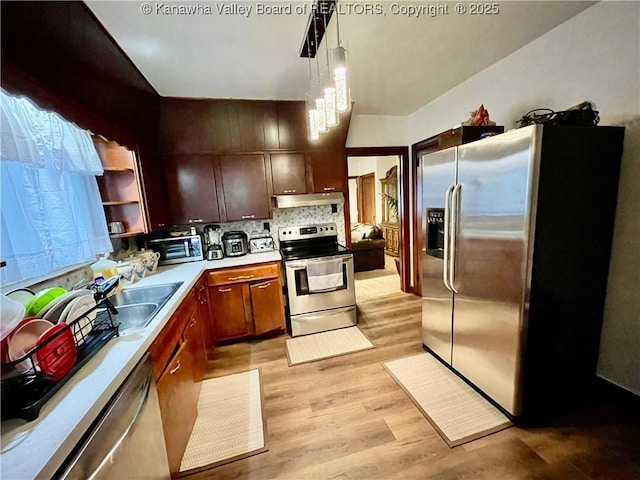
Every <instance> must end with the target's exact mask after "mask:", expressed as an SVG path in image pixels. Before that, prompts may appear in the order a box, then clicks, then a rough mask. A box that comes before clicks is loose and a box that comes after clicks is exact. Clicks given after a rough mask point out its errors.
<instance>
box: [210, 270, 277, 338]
mask: <svg viewBox="0 0 640 480" xmlns="http://www.w3.org/2000/svg"><path fill="white" fill-rule="evenodd" d="M207 277H208V285H209V301H210V311H211V319H210V321H211V322H212V324H213V325H214V331H215V336H216V340H231V339H235V338H242V337H247V336H250V335H263V334H265V333H268V332H272V331H276V330H284V328H285V317H284V300H283V296H282V279H281V273H280V264H279V263H278V262H274V263H267V264H262V265H256V266H255V267H251V266H245V267H238V268H225V269H221V270H216V271H212V272H209V273H208V274H207Z"/></svg>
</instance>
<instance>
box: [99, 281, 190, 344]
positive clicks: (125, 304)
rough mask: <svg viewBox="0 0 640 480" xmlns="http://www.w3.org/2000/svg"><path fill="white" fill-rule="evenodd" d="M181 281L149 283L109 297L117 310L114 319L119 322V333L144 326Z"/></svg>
mask: <svg viewBox="0 0 640 480" xmlns="http://www.w3.org/2000/svg"><path fill="white" fill-rule="evenodd" d="M181 285H182V282H176V283H166V284H162V285H150V286H148V287H137V288H129V289H126V290H123V291H122V292H120V293H117V294H115V295H112V296H111V297H109V300H111V303H112V304H113V305H114V306H115V307H116V309H117V310H118V315H115V316H114V321H115V322H117V323H119V324H120V333H121V334H124V333H128V332H130V331H132V330H140V329H143V328H145V327H146V326H147V325H149V323H151V320H153V318H154V317H155V316H156V314H157V313H158V312H159V311H160V309H161V308H162V307H163V306H164V304H165V303H167V301H168V300H169V299H170V298H171V296H172V295H173V294H174V293H175V292H176V291H177V290H178V289H179V288H180V286H181Z"/></svg>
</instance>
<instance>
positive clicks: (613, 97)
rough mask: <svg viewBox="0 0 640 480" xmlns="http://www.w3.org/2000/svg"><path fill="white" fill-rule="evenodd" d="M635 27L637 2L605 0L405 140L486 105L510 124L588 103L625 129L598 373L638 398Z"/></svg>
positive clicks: (638, 48) (494, 70)
mask: <svg viewBox="0 0 640 480" xmlns="http://www.w3.org/2000/svg"><path fill="white" fill-rule="evenodd" d="M639 27H640V3H638V2H600V3H598V4H596V5H594V6H593V7H590V8H589V9H587V10H585V11H584V12H582V13H580V14H579V15H577V16H576V17H574V18H572V19H570V20H569V21H567V22H565V23H564V24H562V25H559V26H558V27H557V28H555V29H553V30H551V31H550V32H548V33H547V34H545V35H543V36H542V37H540V38H538V39H536V40H535V41H533V42H531V43H530V44H528V45H526V46H524V47H523V48H521V49H520V50H518V51H516V52H514V53H513V54H511V55H509V56H508V57H505V58H504V59H502V60H501V61H499V62H497V63H495V64H494V65H492V66H491V67H489V68H487V69H486V70H484V71H482V72H480V73H478V74H477V75H475V76H473V77H471V78H469V79H468V80H467V81H465V82H464V83H462V84H460V85H459V86H457V87H455V88H454V89H452V90H450V91H449V92H447V93H446V94H444V95H442V96H440V97H439V98H437V99H436V100H434V101H432V102H431V103H429V104H427V105H425V106H424V107H422V108H421V109H419V110H418V111H416V112H415V113H414V114H412V115H410V116H409V118H408V131H409V135H408V139H409V143H415V142H417V141H419V140H422V139H423V138H426V137H429V136H431V135H433V134H436V133H438V132H441V131H443V130H445V129H447V128H451V127H452V126H454V125H457V124H459V123H460V122H461V121H463V120H465V119H466V118H467V117H468V113H469V112H470V111H472V110H474V109H475V108H477V107H478V105H480V104H481V103H483V104H484V105H485V107H486V108H487V109H488V110H489V113H490V115H491V118H492V119H493V120H495V121H496V122H497V123H498V124H500V125H505V126H506V127H513V126H514V123H515V121H516V120H518V119H519V118H520V117H521V116H522V115H523V114H525V113H526V112H527V111H529V110H531V109H533V108H539V107H547V108H552V109H555V110H562V109H564V108H566V107H569V106H571V105H574V104H577V103H579V102H581V101H582V100H591V101H593V102H595V103H596V106H597V108H598V110H599V111H600V118H601V122H600V124H601V125H625V126H627V131H626V134H625V146H624V154H623V160H622V163H623V164H622V173H621V177H620V192H619V196H618V209H617V212H616V220H615V221H616V225H615V233H614V241H613V250H612V258H611V268H610V274H609V285H608V289H607V302H606V311H605V318H604V325H603V332H602V333H603V335H602V340H601V344H600V357H599V362H598V375H600V376H601V377H603V378H606V379H608V380H609V381H611V382H613V383H616V384H618V385H620V386H623V387H625V388H627V389H628V390H630V391H633V392H635V393H636V394H640V301H639V300H638V292H640V273H639V272H640V248H638V238H640V237H639V235H640V145H639V143H640V141H639V140H638V139H639V138H640V126H639V124H640V120H639V118H640V28H639ZM514 28H517V27H514ZM479 48H481V46H479Z"/></svg>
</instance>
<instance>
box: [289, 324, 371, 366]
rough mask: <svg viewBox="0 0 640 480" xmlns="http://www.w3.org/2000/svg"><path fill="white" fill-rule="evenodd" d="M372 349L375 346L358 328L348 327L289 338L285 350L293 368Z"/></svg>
mask: <svg viewBox="0 0 640 480" xmlns="http://www.w3.org/2000/svg"><path fill="white" fill-rule="evenodd" d="M370 348H374V345H373V344H372V343H371V342H370V341H369V339H368V338H367V337H365V336H364V334H363V333H362V332H361V331H360V329H358V327H347V328H340V329H338V330H330V331H328V332H321V333H314V334H313V335H305V336H302V337H295V338H289V339H287V341H286V348H285V350H286V353H287V361H288V362H289V366H290V367H291V366H294V365H300V364H301V363H309V362H314V361H316V360H324V359H326V358H331V357H338V356H340V355H346V354H348V353H354V352H359V351H361V350H368V349H370Z"/></svg>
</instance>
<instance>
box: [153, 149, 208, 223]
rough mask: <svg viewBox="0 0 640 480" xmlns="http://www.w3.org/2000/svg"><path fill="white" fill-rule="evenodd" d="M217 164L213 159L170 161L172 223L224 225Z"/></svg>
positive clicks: (179, 157) (180, 157)
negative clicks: (221, 223)
mask: <svg viewBox="0 0 640 480" xmlns="http://www.w3.org/2000/svg"><path fill="white" fill-rule="evenodd" d="M213 162H214V159H213V157H212V156H210V155H176V156H170V157H167V158H166V161H165V163H166V169H167V170H166V171H167V184H168V187H169V196H170V197H171V201H170V202H169V207H170V211H171V222H172V223H174V224H187V223H203V222H219V221H220V213H219V211H218V198H217V193H216V179H215V174H214V165H213Z"/></svg>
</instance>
